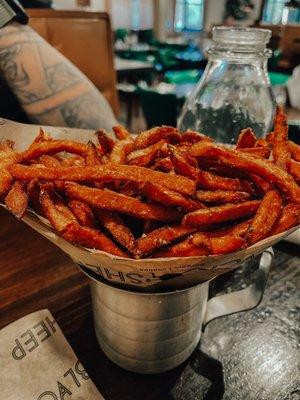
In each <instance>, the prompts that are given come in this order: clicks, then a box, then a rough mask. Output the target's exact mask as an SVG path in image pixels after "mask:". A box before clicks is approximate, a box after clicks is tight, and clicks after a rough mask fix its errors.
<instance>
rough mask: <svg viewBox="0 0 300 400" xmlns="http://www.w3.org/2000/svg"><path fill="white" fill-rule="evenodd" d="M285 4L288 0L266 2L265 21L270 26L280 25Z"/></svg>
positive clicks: (269, 0) (268, 0)
mask: <svg viewBox="0 0 300 400" xmlns="http://www.w3.org/2000/svg"><path fill="white" fill-rule="evenodd" d="M285 3H286V0H266V1H265V6H264V11H263V18H262V19H263V21H264V22H268V23H270V24H280V23H281V21H282V16H283V9H284V5H285Z"/></svg>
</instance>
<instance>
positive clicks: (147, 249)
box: [135, 224, 195, 257]
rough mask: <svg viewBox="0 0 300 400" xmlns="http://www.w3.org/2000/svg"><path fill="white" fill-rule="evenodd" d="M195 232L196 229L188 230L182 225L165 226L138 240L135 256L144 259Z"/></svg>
mask: <svg viewBox="0 0 300 400" xmlns="http://www.w3.org/2000/svg"><path fill="white" fill-rule="evenodd" d="M194 231H195V229H193V228H188V227H186V226H183V225H181V224H178V225H173V226H164V227H162V228H159V229H155V230H154V231H152V232H150V233H148V234H147V235H145V236H142V237H141V238H139V239H137V240H136V242H135V245H136V250H135V254H136V255H137V256H138V257H142V256H144V255H146V254H148V253H151V252H152V251H154V250H156V249H158V248H160V247H163V246H165V245H167V244H170V243H171V242H174V241H175V240H178V239H181V238H183V237H185V236H187V235H190V234H191V233H193V232H194Z"/></svg>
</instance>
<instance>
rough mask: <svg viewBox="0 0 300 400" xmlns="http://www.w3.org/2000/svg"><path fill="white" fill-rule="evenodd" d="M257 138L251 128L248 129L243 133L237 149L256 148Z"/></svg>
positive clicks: (240, 135) (239, 138)
mask: <svg viewBox="0 0 300 400" xmlns="http://www.w3.org/2000/svg"><path fill="white" fill-rule="evenodd" d="M256 140H257V138H256V136H255V134H254V132H253V130H252V129H251V128H246V129H243V130H242V131H241V133H240V134H239V137H238V141H237V144H236V149H239V150H240V149H243V148H249V147H254V145H255V142H256Z"/></svg>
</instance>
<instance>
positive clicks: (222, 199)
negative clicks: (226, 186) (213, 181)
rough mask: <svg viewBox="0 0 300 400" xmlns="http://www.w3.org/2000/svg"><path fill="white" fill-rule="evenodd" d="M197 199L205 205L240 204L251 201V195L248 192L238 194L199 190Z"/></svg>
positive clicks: (229, 191)
mask: <svg viewBox="0 0 300 400" xmlns="http://www.w3.org/2000/svg"><path fill="white" fill-rule="evenodd" d="M196 197H197V199H199V200H200V201H203V202H204V203H213V204H226V203H239V202H241V201H244V200H249V198H250V194H249V193H247V192H238V191H235V190H215V191H209V190H199V191H198V192H197V193H196Z"/></svg>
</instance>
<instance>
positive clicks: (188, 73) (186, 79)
mask: <svg viewBox="0 0 300 400" xmlns="http://www.w3.org/2000/svg"><path fill="white" fill-rule="evenodd" d="M202 74H203V70H201V69H199V70H198V69H185V70H182V71H167V72H166V73H165V81H166V82H167V83H173V84H174V85H180V84H185V83H197V82H198V81H199V79H200V78H201V76H202Z"/></svg>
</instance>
